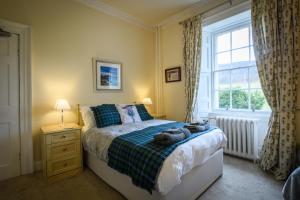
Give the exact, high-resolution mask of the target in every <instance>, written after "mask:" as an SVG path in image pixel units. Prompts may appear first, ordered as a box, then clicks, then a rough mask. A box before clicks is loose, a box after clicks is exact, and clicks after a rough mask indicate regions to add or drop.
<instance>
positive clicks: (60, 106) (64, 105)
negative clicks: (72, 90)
mask: <svg viewBox="0 0 300 200" xmlns="http://www.w3.org/2000/svg"><path fill="white" fill-rule="evenodd" d="M54 108H55V109H56V110H61V124H60V126H62V127H64V110H70V109H71V106H70V104H69V102H68V101H67V100H65V99H58V100H57V101H56V103H55V106H54Z"/></svg>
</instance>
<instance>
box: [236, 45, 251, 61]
mask: <svg viewBox="0 0 300 200" xmlns="http://www.w3.org/2000/svg"><path fill="white" fill-rule="evenodd" d="M243 61H247V62H248V61H249V47H246V48H242V49H237V50H233V51H232V62H233V63H234V62H243Z"/></svg>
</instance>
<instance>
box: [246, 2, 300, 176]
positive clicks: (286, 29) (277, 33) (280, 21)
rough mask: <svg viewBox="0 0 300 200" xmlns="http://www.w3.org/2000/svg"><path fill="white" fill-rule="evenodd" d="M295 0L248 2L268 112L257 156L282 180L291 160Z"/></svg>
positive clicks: (296, 28)
mask: <svg viewBox="0 0 300 200" xmlns="http://www.w3.org/2000/svg"><path fill="white" fill-rule="evenodd" d="M298 9H299V0H252V27H253V42H254V50H255V56H256V62H257V67H258V73H259V77H260V81H261V84H262V88H263V91H264V94H265V96H266V99H267V101H268V103H269V105H270V108H271V110H272V115H271V117H270V121H269V128H268V133H267V136H266V138H265V140H264V144H263V147H262V150H261V154H260V160H259V164H260V166H261V167H262V169H264V170H267V171H271V172H273V173H274V174H275V177H276V178H277V179H279V180H282V179H285V178H286V177H287V176H288V175H289V173H290V171H291V169H292V167H293V164H294V158H295V146H296V144H295V140H296V139H295V109H296V86H297V75H298V64H299V62H298V61H299V60H298V49H299V44H298V36H299V21H298V19H299V10H298Z"/></svg>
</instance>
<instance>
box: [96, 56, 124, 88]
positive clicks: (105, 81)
mask: <svg viewBox="0 0 300 200" xmlns="http://www.w3.org/2000/svg"><path fill="white" fill-rule="evenodd" d="M94 66H95V73H96V74H95V76H96V78H95V80H96V90H121V89H122V64H121V63H115V62H106V61H101V60H97V59H95V60H94Z"/></svg>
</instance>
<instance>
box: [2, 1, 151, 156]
mask: <svg viewBox="0 0 300 200" xmlns="http://www.w3.org/2000/svg"><path fill="white" fill-rule="evenodd" d="M0 18H1V19H5V20H9V21H12V22H17V23H22V24H26V25H29V26H31V28H32V114H33V116H32V127H33V139H34V160H35V161H38V160H40V159H41V154H40V145H39V137H38V136H39V132H40V127H41V126H42V125H48V124H55V123H59V120H60V113H59V112H58V111H55V110H54V109H53V106H54V103H55V101H56V99H58V98H66V99H67V100H68V101H69V102H70V104H71V106H72V108H73V109H72V110H71V111H69V112H66V113H65V120H66V121H67V122H72V121H76V114H75V113H76V112H75V108H76V104H78V103H79V104H86V105H87V104H99V103H131V102H133V101H141V100H142V99H143V98H144V97H151V98H152V99H154V69H155V67H154V61H155V58H154V33H153V32H151V31H147V30H144V29H142V28H140V27H137V26H135V25H132V24H129V23H127V22H125V21H122V20H120V19H117V18H114V17H111V16H108V15H105V14H102V13H100V12H98V11H96V10H94V9H91V8H88V7H85V6H84V5H82V4H80V3H77V2H76V1H73V0H43V1H41V0H26V1H23V0H1V6H0ZM92 57H99V58H102V59H108V60H113V61H119V62H122V63H123V91H117V92H109V91H101V92H97V93H96V92H94V89H93V73H92Z"/></svg>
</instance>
